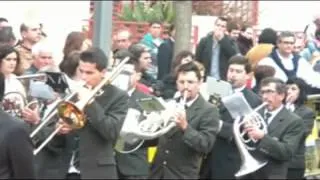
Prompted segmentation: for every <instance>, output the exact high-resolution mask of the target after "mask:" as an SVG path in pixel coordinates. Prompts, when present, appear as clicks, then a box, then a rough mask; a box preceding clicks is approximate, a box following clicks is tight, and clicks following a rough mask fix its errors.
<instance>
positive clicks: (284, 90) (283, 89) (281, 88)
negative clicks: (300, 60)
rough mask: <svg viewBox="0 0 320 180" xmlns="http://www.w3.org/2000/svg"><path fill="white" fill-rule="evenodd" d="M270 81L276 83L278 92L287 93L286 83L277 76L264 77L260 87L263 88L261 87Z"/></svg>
mask: <svg viewBox="0 0 320 180" xmlns="http://www.w3.org/2000/svg"><path fill="white" fill-rule="evenodd" d="M270 83H274V84H275V85H276V92H277V93H278V94H287V88H286V84H285V83H284V82H283V81H282V80H281V79H279V78H275V77H267V78H264V79H263V80H262V81H261V84H260V89H261V87H264V86H267V85H269V84H270Z"/></svg>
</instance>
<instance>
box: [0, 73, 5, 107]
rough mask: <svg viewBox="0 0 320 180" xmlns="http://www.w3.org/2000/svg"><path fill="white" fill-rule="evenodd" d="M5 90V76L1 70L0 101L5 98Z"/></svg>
mask: <svg viewBox="0 0 320 180" xmlns="http://www.w3.org/2000/svg"><path fill="white" fill-rule="evenodd" d="M4 90H5V77H4V74H3V73H2V72H0V101H2V100H3V96H4Z"/></svg>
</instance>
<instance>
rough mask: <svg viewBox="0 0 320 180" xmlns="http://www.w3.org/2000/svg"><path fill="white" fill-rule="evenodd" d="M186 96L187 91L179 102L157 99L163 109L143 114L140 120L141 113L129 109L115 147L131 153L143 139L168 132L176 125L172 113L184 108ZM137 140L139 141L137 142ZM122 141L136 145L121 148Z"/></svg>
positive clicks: (153, 137)
mask: <svg viewBox="0 0 320 180" xmlns="http://www.w3.org/2000/svg"><path fill="white" fill-rule="evenodd" d="M186 98H187V91H185V92H184V94H183V99H182V101H180V102H179V103H177V102H176V101H169V102H165V101H163V100H162V99H158V100H159V102H160V103H161V104H163V106H164V107H165V110H163V111H160V112H158V111H156V112H154V111H153V112H150V113H148V114H144V116H145V117H146V118H145V119H143V120H142V121H140V117H141V116H142V115H143V114H142V113H141V112H139V111H138V110H136V109H129V110H128V114H127V116H126V118H125V120H124V123H123V125H122V128H121V130H120V137H119V140H118V142H117V144H116V146H115V149H116V150H117V151H118V152H120V153H124V154H127V153H131V152H134V151H136V150H137V149H139V147H141V145H142V144H143V142H144V141H145V140H151V139H156V138H158V137H160V136H162V135H164V134H166V133H167V132H169V131H170V130H171V129H172V128H174V127H175V126H176V123H175V118H174V113H175V112H176V111H177V110H181V109H183V110H184V106H185V104H186ZM139 141H140V143H137V142H139ZM124 143H128V144H137V146H136V147H134V148H132V149H131V150H123V148H124Z"/></svg>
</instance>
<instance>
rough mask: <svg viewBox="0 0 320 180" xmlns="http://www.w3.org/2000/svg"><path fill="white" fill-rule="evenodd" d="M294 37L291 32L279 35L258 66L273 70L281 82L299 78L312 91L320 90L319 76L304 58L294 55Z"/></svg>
mask: <svg viewBox="0 0 320 180" xmlns="http://www.w3.org/2000/svg"><path fill="white" fill-rule="evenodd" d="M295 40H296V39H295V36H294V34H293V33H291V32H282V33H280V35H279V37H278V41H277V47H276V48H274V49H273V50H272V52H271V54H270V55H269V57H266V58H264V59H262V60H261V61H259V63H258V65H268V66H272V67H273V68H275V71H276V72H275V75H274V77H277V78H279V79H281V80H283V81H287V79H288V78H291V77H299V78H301V79H303V80H305V81H306V82H307V84H308V85H309V86H310V87H312V88H313V89H314V90H318V91H319V89H320V74H319V73H318V72H315V71H314V70H313V68H312V66H311V64H309V63H308V62H307V61H306V60H305V59H304V58H302V57H301V56H299V55H298V54H294V53H293V50H294V44H295Z"/></svg>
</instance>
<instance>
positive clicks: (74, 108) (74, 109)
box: [30, 57, 130, 155]
mask: <svg viewBox="0 0 320 180" xmlns="http://www.w3.org/2000/svg"><path fill="white" fill-rule="evenodd" d="M129 59H130V58H129V57H127V58H125V59H124V60H122V61H121V62H120V63H119V64H118V66H117V67H116V68H114V70H113V71H112V72H111V73H110V75H109V76H108V77H106V78H104V79H103V80H102V81H101V82H100V83H99V84H98V85H97V86H96V87H95V88H94V89H92V90H91V92H90V94H88V96H86V97H85V98H84V99H80V100H79V101H78V102H76V103H73V102H71V101H70V99H71V98H73V97H74V96H75V95H76V94H77V92H74V93H72V94H71V95H69V96H68V97H67V98H66V99H65V100H63V101H61V102H60V103H58V105H57V112H54V113H51V114H50V115H48V117H47V118H46V119H45V120H44V121H43V122H42V123H41V124H40V125H39V126H38V127H37V129H35V130H34V131H33V132H32V133H31V135H30V137H31V138H32V137H34V135H35V134H37V133H38V132H39V131H40V130H41V128H42V127H43V126H44V125H45V124H46V123H47V122H49V121H50V120H51V118H52V117H54V116H55V115H56V114H58V117H59V118H60V119H62V120H63V121H64V122H66V123H67V124H69V125H70V126H71V128H72V129H81V128H83V127H84V126H85V125H86V122H87V120H86V118H85V115H84V113H83V109H84V108H85V106H86V105H87V104H89V103H90V102H92V100H94V97H95V96H98V94H102V93H103V91H102V88H103V87H104V86H105V85H108V84H110V83H111V82H112V81H113V80H114V79H115V78H116V77H117V75H118V74H119V73H120V72H121V70H122V68H123V67H124V65H125V64H126V63H127V62H128V61H129ZM62 127H63V126H59V127H58V128H56V129H55V130H54V131H53V132H52V133H51V134H50V135H49V136H48V138H47V139H46V140H45V141H44V142H43V143H42V144H41V145H40V146H39V147H38V148H37V149H35V150H34V152H33V153H34V155H36V154H38V152H40V151H41V149H42V148H43V147H44V146H45V145H47V144H48V143H49V142H50V141H51V139H52V138H53V137H54V136H55V135H56V134H57V133H58V132H59V131H60V130H61V128H62Z"/></svg>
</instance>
